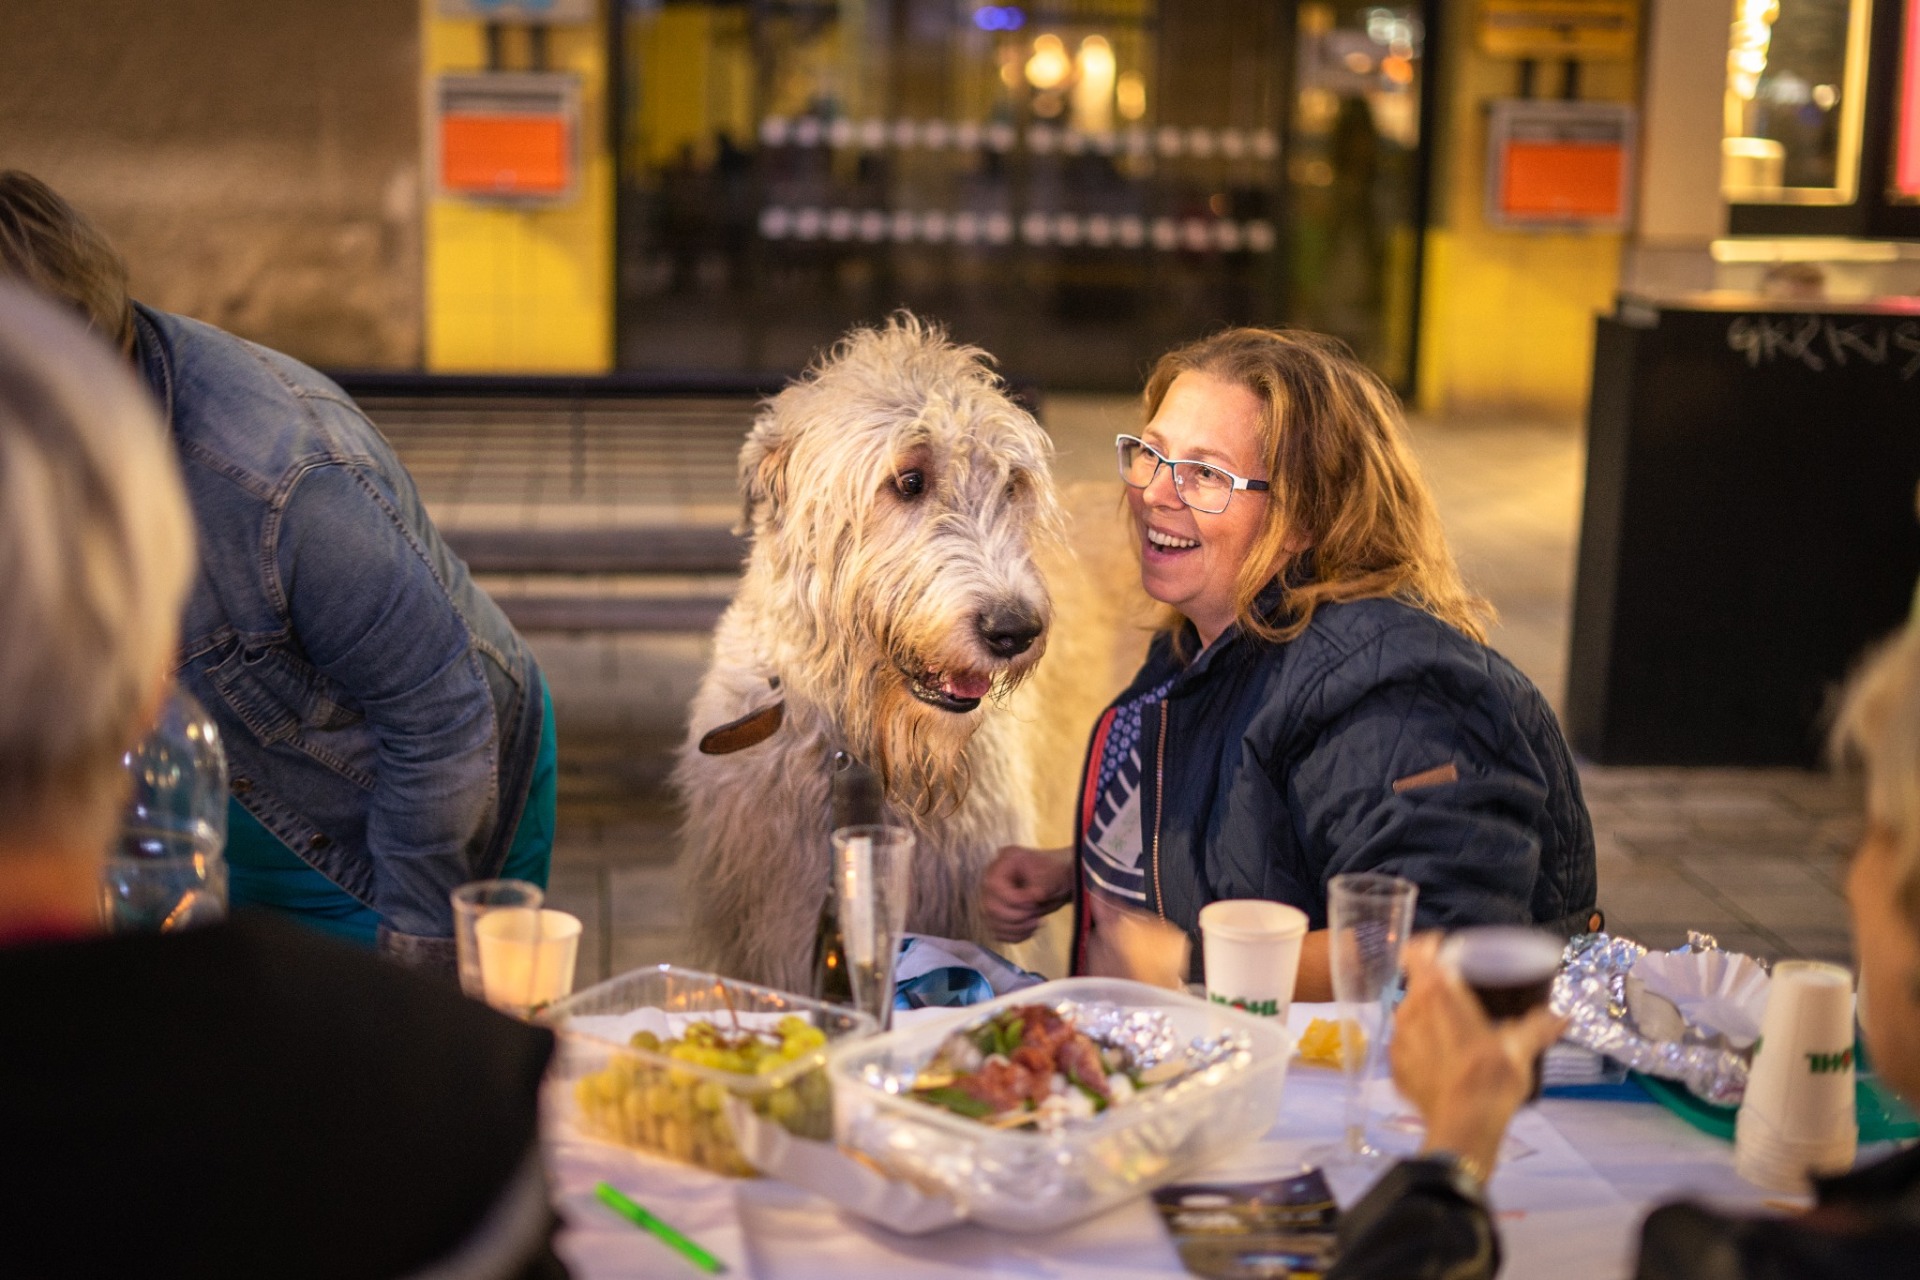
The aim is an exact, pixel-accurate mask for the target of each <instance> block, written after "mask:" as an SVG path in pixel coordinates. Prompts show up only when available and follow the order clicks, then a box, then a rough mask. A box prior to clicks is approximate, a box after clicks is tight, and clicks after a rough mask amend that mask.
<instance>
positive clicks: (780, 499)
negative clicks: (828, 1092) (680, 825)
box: [674, 314, 1061, 990]
mask: <svg viewBox="0 0 1920 1280" xmlns="http://www.w3.org/2000/svg"><path fill="white" fill-rule="evenodd" d="M1050 460H1051V445H1050V443H1049V442H1048V440H1047V437H1046V435H1045V434H1044V433H1043V432H1042V431H1041V430H1040V427H1039V425H1038V424H1037V423H1035V422H1034V420H1033V418H1032V417H1031V416H1029V415H1028V414H1027V413H1026V412H1025V411H1024V410H1022V409H1021V408H1020V407H1019V406H1018V405H1016V404H1014V403H1013V401H1012V400H1010V399H1009V398H1008V397H1007V395H1006V394H1005V392H1004V390H1003V389H1002V387H1001V384H1000V381H999V379H998V378H997V377H996V376H995V375H994V374H993V372H992V370H991V369H990V368H989V367H988V357H987V356H986V354H985V353H984V352H982V351H979V350H977V349H975V348H972V347H964V346H958V345H955V344H954V343H952V342H950V341H948V340H947V338H946V336H945V334H944V333H942V332H941V331H940V330H939V329H937V328H935V327H932V326H929V325H926V324H924V323H922V322H920V321H918V320H916V319H914V318H913V317H912V316H909V315H905V314H902V315H899V316H896V317H895V318H894V319H893V320H891V321H890V322H889V323H888V324H887V325H886V326H885V327H884V328H880V329H862V330H857V331H855V332H854V333H852V334H851V335H849V336H848V337H847V338H846V339H844V340H843V341H842V342H841V343H840V344H839V345H838V346H836V347H835V348H834V349H833V350H832V351H831V352H830V353H829V354H828V355H827V356H826V357H825V358H824V359H822V360H821V361H820V362H819V363H818V364H816V365H815V367H814V368H812V369H811V370H809V371H808V372H807V373H806V374H805V375H803V376H802V377H801V378H800V379H799V380H797V381H796V382H794V383H793V384H792V385H791V386H789V387H787V388H786V389H785V390H784V391H782V392H781V393H780V394H779V395H777V396H775V397H774V398H773V399H772V400H770V401H769V402H768V403H767V405H766V406H765V408H764V410H763V411H762V413H761V414H760V416H759V418H758V419H757V420H756V421H755V423H754V426H753V430H752V432H751V433H750V435H749V436H748V438H747V442H746V444H745V446H744V447H743V448H742V449H741V451H740V484H741V489H742V491H743V493H744V496H745V499H746V527H747V530H748V531H749V532H750V533H751V535H752V551H751V554H750V555H749V557H748V560H747V565H746V571H745V575H744V577H743V578H742V580H741V582H740V586H739V589H738V592H737V593H736V595H735V596H734V599H733V603H732V605H731V606H730V607H729V608H728V610H727V612H726V615H725V616H724V617H722V618H721V620H720V624H719V626H718V628H717V629H716V632H715V635H714V652H713V663H712V666H711V667H710V668H709V669H708V671H707V673H706V676H705V678H704V680H703V681H702V683H701V686H700V691H699V693H698V694H697V695H696V696H695V697H694V700H693V706H692V710H691V723H690V732H689V735H688V740H687V742H686V744H685V746H684V747H683V748H682V749H681V752H680V757H679V763H678V765H677V767H676V769H675V772H674V782H675V785H676V786H677V787H678V789H679V792H680V796H681V799H682V802H683V804H684V807H685V812H686V820H685V826H684V850H685V852H684V859H685V861H684V864H683V866H684V870H685V873H686V874H685V880H686V888H687V895H688V901H689V903H690V906H691V919H690V921H689V924H690V926H691V927H690V932H691V934H692V936H693V938H694V940H695V943H696V945H697V946H698V947H699V948H700V949H701V950H702V951H703V952H704V956H703V958H704V960H705V962H707V963H709V964H711V965H712V966H713V967H715V968H717V969H718V970H720V971H721V972H724V973H728V974H732V975H735V976H738V977H742V978H746V979H749V980H752V981H756V982H763V983H767V984H769V985H772V986H776V987H782V988H785V989H788V990H804V989H805V988H806V987H807V985H808V983H809V981H810V978H811V969H810V966H811V961H812V950H813V942H814V932H815V924H816V922H817V919H818V916H819V911H820V905H821V903H822V901H823V900H824V897H825V894H826V891H827V884H828V871H829V864H830V862H831V855H830V853H829V849H828V841H827V835H828V830H827V826H828V816H827V808H828V776H829V767H830V761H831V759H832V757H833V755H834V753H835V752H836V751H845V752H848V753H850V754H851V755H852V756H853V757H854V758H855V759H857V760H860V761H862V762H864V763H865V764H867V765H868V766H870V767H871V768H873V769H874V770H875V771H876V772H877V773H878V774H879V775H880V776H881V778H882V780H883V782H884V784H885V789H886V798H887V806H888V811H889V819H890V820H891V821H895V822H900V823H904V824H906V825H908V826H911V827H912V828H913V829H914V831H915V832H916V834H917V836H918V842H917V848H916V852H915V860H914V866H913V890H914V891H913V898H912V906H911V909H910V912H909V920H908V927H909V928H911V929H915V930H918V931H921V932H926V933H932V934H938V935H941V936H946V937H958V938H980V937H982V936H983V928H982V923H981V919H980V915H979V911H978V906H977V897H978V893H977V882H978V879H979V874H980V871H981V869H982V867H984V866H985V864H986V863H987V862H988V861H989V860H990V859H991V858H992V856H993V854H994V852H995V850H997V849H998V848H999V847H1000V846H1001V845H1004V844H1011V843H1024V842H1027V841H1029V840H1030V839H1031V838H1032V833H1033V828H1034V796H1033V792H1032V786H1031V779H1032V774H1033V770H1032V769H1031V767H1030V763H1031V762H1030V761H1029V760H1028V758H1027V754H1028V747H1027V745H1026V744H1027V740H1028V737H1029V735H1026V734H1024V733H1023V732H1022V731H1021V730H1022V726H1021V725H1020V724H1018V723H1016V721H1015V719H1014V718H1013V713H1012V712H1011V711H1010V710H1009V708H1008V707H1007V705H1006V695H1007V693H1008V692H1009V690H1010V689H1011V688H1012V686H1013V685H1015V684H1016V683H1018V682H1019V681H1020V679H1021V678H1022V677H1023V676H1024V675H1025V674H1026V673H1027V672H1028V671H1029V670H1030V669H1031V668H1032V667H1033V665H1034V663H1035V662H1037V661H1038V660H1039V658H1040V655H1041V652H1042V650H1043V649H1044V648H1045V647H1046V634H1047V627H1048V624H1049V622H1050V620H1051V612H1052V605H1051V602H1050V600H1049V598H1048V594H1047V588H1046V584H1045V582H1044V581H1043V580H1042V577H1041V573H1040V571H1039V569H1038V568H1037V567H1036V564H1035V558H1036V555H1038V554H1042V553H1046V552H1050V551H1052V550H1053V549H1054V544H1057V542H1058V540H1059V538H1060V530H1061V516H1060V507H1059V503H1058V501H1057V499H1056V497H1055V494H1054V489H1053V482H1052V479H1051V474H1050ZM703 743H704V748H705V749H703Z"/></svg>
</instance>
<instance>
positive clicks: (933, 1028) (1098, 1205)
mask: <svg viewBox="0 0 1920 1280" xmlns="http://www.w3.org/2000/svg"><path fill="white" fill-rule="evenodd" d="M1063 1003H1068V1004H1071V1005H1072V1006H1077V1007H1080V1008H1094V1007H1098V1006H1113V1007H1117V1008H1119V1009H1121V1010H1138V1009H1145V1010H1157V1011H1159V1012H1160V1013H1162V1014H1164V1016H1165V1017H1166V1018H1167V1019H1168V1021H1169V1022H1170V1023H1171V1026H1172V1029H1173V1031H1174V1032H1176V1033H1177V1035H1178V1037H1179V1038H1180V1042H1181V1043H1182V1044H1183V1045H1186V1046H1189V1048H1191V1046H1193V1045H1195V1044H1211V1045H1218V1044H1219V1043H1220V1042H1221V1041H1222V1038H1223V1037H1227V1036H1238V1037H1240V1038H1241V1039H1240V1041H1239V1043H1241V1044H1243V1045H1244V1048H1245V1052H1233V1053H1230V1054H1227V1055H1225V1056H1224V1057H1220V1056H1219V1055H1218V1054H1217V1053H1216V1054H1214V1055H1212V1056H1213V1057H1214V1058H1215V1059H1217V1060H1213V1061H1210V1062H1209V1064H1208V1065H1205V1066H1202V1067H1199V1068H1197V1069H1196V1070H1193V1071H1192V1072H1190V1073H1189V1074H1188V1075H1186V1076H1183V1077H1180V1078H1177V1079H1175V1080H1173V1081H1172V1082H1171V1083H1169V1084H1167V1085H1165V1086H1162V1087H1158V1088H1152V1089H1148V1090H1145V1091H1143V1092H1142V1093H1141V1094H1140V1095H1138V1096H1137V1097H1136V1098H1134V1099H1133V1100H1132V1101H1130V1102H1128V1103H1126V1104H1125V1105H1123V1106H1116V1107H1111V1108H1109V1109H1108V1110H1106V1111H1104V1112H1102V1113H1100V1114H1099V1115H1097V1116H1094V1117H1092V1118H1091V1119H1087V1120H1078V1121H1072V1122H1069V1123H1068V1124H1066V1125H1065V1126H1063V1127H1062V1128H1060V1129H1059V1130H1057V1131H1055V1132H1052V1133H1044V1132H1037V1131H1035V1130H1032V1129H997V1128H993V1127H990V1126H988V1125H986V1124H983V1123H981V1122H980V1121H977V1120H972V1119H969V1118H967V1117H965V1116H961V1115H956V1114H954V1113H952V1112H950V1111H946V1110H943V1109H941V1108H939V1107H936V1106H933V1105H930V1104H928V1103H925V1102H921V1101H918V1100H917V1099H914V1098H912V1097H909V1096H906V1094H905V1093H904V1092H903V1086H905V1085H910V1084H911V1080H912V1077H913V1075H914V1073H916V1072H917V1071H919V1069H920V1068H921V1067H922V1066H924V1065H925V1064H926V1063H927V1061H928V1060H929V1059H931V1058H932V1057H933V1055H934V1051H935V1050H936V1049H938V1048H939V1046H940V1044H941V1042H942V1041H943V1040H945V1039H946V1038H947V1036H948V1035H950V1034H951V1033H952V1032H954V1031H955V1030H957V1029H959V1028H963V1027H969V1026H974V1025H976V1024H977V1023H979V1022H981V1021H983V1020H985V1019H987V1018H990V1017H992V1016H993V1015H994V1014H995V1013H997V1012H998V1011H1000V1010H1002V1009H1006V1008H1010V1007H1014V1006H1018V1005H1029V1004H1044V1005H1049V1006H1054V1007H1059V1006H1061V1005H1062V1004H1063ZM966 1015H967V1016H965V1017H963V1018H958V1019H940V1020H939V1021H937V1022H935V1023H932V1024H930V1025H927V1024H923V1025H919V1026H913V1027H907V1028H903V1029H901V1030H897V1031H892V1032H889V1033H887V1034H886V1035H882V1036H877V1037H873V1038H871V1039H865V1040H859V1041H850V1042H847V1043H845V1044H842V1045H839V1046H837V1047H836V1048H835V1049H834V1051H833V1055H832V1061H831V1064H830V1066H829V1068H828V1071H829V1074H830V1076H831V1077H832V1080H833V1093H834V1107H835V1123H834V1132H835V1135H836V1137H837V1139H838V1140H839V1142H840V1143H841V1145H842V1146H845V1147H849V1148H851V1149H853V1150H854V1151H856V1152H858V1153H860V1154H861V1155H863V1156H865V1157H867V1158H868V1159H870V1160H872V1161H874V1162H875V1163H877V1164H879V1165H881V1166H883V1167H884V1168H886V1169H887V1170H889V1171H890V1172H893V1173H895V1174H896V1175H897V1176H899V1177H901V1178H903V1179H906V1180H908V1181H910V1182H914V1183H916V1184H918V1185H923V1186H924V1185H927V1184H935V1185H938V1186H940V1187H942V1188H944V1189H945V1190H946V1192H947V1193H948V1194H949V1195H951V1196H952V1197H953V1198H954V1199H955V1200H956V1201H957V1202H958V1203H959V1205H960V1207H961V1209H962V1210H963V1211H964V1212H965V1215H966V1217H968V1218H969V1219H971V1220H972V1221H974V1222H978V1223H982V1224H985V1225H987V1226H992V1227H999V1228H1002V1229H1004V1230H1007V1231H1045V1230H1051V1229H1053V1228H1056V1227H1060V1226H1064V1225H1066V1224H1067V1223H1070V1222H1074V1221H1077V1220H1078V1219H1081V1218H1085V1217H1089V1216H1091V1215H1093V1214H1096V1213H1101V1212H1103V1211H1105V1210H1106V1209H1109V1208H1111V1207H1112V1206H1114V1205H1116V1204H1118V1203H1120V1202H1121V1201H1123V1200H1126V1199H1128V1198H1130V1197H1132V1196H1136V1195H1139V1194H1140V1193H1142V1192H1144V1191H1148V1190H1151V1189H1152V1188H1154V1187H1157V1186H1161V1185H1163V1184H1165V1183H1167V1182H1170V1181H1173V1180H1174V1179H1176V1178H1179V1177H1181V1176H1183V1175H1185V1174H1187V1173H1189V1172H1191V1171H1192V1170H1194V1169H1196V1168H1198V1167H1199V1166H1201V1165H1204V1164H1207V1163H1208V1162H1210V1161H1212V1160H1214V1159H1217V1158H1218V1157H1220V1156H1222V1155H1224V1154H1226V1153H1227V1152H1229V1151H1231V1150H1233V1149H1234V1148H1236V1147H1240V1146H1244V1145H1246V1144H1247V1143H1250V1142H1254V1141H1257V1140H1258V1139H1259V1138H1260V1137H1261V1135H1263V1134H1265V1133H1266V1132H1267V1130H1268V1129H1269V1128H1271V1127H1272V1126H1273V1123H1274V1121H1275V1120H1276V1119H1278V1118H1279V1114H1280V1093H1281V1089H1282V1086H1284V1084H1285V1083H1286V1076H1287V1060H1288V1059H1289V1058H1290V1057H1291V1056H1292V1043H1291V1039H1290V1037H1289V1035H1288V1032H1287V1029H1286V1027H1285V1026H1284V1025H1282V1024H1280V1023H1278V1022H1275V1021H1273V1020H1271V1019H1265V1018H1255V1017H1251V1016H1249V1015H1247V1014H1244V1013H1240V1012H1237V1011H1235V1010H1232V1009H1229V1008H1226V1007H1225V1006H1222V1005H1212V1004H1208V1003H1206V1002H1205V1001H1203V1000H1196V999H1194V998H1193V997H1191V996H1187V995H1182V994H1179V993H1176V992H1172V991H1163V990H1161V989H1159V988H1157V987H1149V986H1144V985H1142V984H1140V983H1136V982H1123V981H1119V980H1117V979H1109V978H1067V979H1064V980H1061V981H1058V982H1047V983H1043V984H1041V985H1040V986H1037V987H1029V988H1028V989H1027V990H1025V991H1019V992H1015V993H1014V994H1012V995H1006V996H1001V997H999V998H998V999H996V1000H990V1001H988V1002H986V1003H985V1004H980V1005H976V1006H973V1007H972V1008H970V1009H968V1010H966ZM1069 1016H1070V1017H1071V1016H1072V1015H1071V1014H1069ZM1194 1056H1195V1059H1196V1060H1205V1058H1206V1055H1202V1054H1200V1053H1198V1052H1197V1051H1195V1053H1194Z"/></svg>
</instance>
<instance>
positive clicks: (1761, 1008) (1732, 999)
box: [1632, 950, 1771, 1049]
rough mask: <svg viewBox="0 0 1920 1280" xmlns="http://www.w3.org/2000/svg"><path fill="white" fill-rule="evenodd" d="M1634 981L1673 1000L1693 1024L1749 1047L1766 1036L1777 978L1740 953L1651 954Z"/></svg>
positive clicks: (1641, 962)
mask: <svg viewBox="0 0 1920 1280" xmlns="http://www.w3.org/2000/svg"><path fill="white" fill-rule="evenodd" d="M1632 976H1633V977H1635V978H1638V979H1639V980H1640V981H1641V982H1642V983H1644V984H1645V985H1646V988H1647V990H1648V991H1650V992H1652V993H1653V994H1654V995H1657V996H1660V997H1662V998H1663V999H1665V1000H1668V1001H1671V1002H1672V1004H1673V1006H1674V1007H1675V1008H1676V1009H1678V1010H1679V1011H1680V1014H1681V1016H1682V1017H1684V1018H1685V1019H1686V1020H1687V1024H1688V1025H1689V1026H1691V1027H1694V1028H1696V1029H1698V1030H1702V1031H1705V1032H1707V1033H1708V1034H1710V1035H1713V1034H1718V1035H1723V1036H1725V1037H1726V1038H1727V1043H1728V1044H1729V1045H1730V1046H1732V1047H1733V1048H1735V1049H1745V1048H1747V1047H1748V1046H1750V1045H1751V1044H1752V1043H1753V1042H1754V1041H1755V1040H1757V1039H1759V1037H1760V1019H1761V1016H1762V1015H1763V1014H1765V1013H1766V1011H1767V984H1768V983H1769V982H1770V981H1771V979H1769V978H1768V976H1767V971H1766V970H1765V969H1762V968H1761V967H1760V962H1759V961H1757V960H1755V959H1754V958H1753V957H1752V956H1745V955H1741V954H1740V953H1739V952H1737V951H1719V950H1712V951H1649V952H1647V953H1646V954H1645V955H1643V956H1641V957H1640V959H1639V960H1637V961H1636V962H1635V963H1634V966H1633V975H1632Z"/></svg>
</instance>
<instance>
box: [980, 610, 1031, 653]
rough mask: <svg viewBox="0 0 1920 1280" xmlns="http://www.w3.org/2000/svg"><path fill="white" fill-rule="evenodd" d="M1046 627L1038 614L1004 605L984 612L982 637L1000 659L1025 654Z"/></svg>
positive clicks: (988, 648)
mask: <svg viewBox="0 0 1920 1280" xmlns="http://www.w3.org/2000/svg"><path fill="white" fill-rule="evenodd" d="M1044 629H1045V627H1044V624H1042V623H1041V621H1040V619H1039V617H1038V616H1037V615H1035V614H1033V613H1030V612H1028V611H1027V610H1026V609H1022V608H1019V607H1018V606H1014V605H1000V606H997V607H995V608H992V609H989V610H987V612H985V613H983V614H981V615H980V639H981V640H982V641H984V642H985V644H986V646H987V652H988V653H991V654H992V655H993V656H994V657H996V658H1011V657H1013V656H1014V655H1015V654H1021V653H1025V652H1026V651H1027V650H1029V649H1031V648H1033V642H1034V641H1035V640H1037V639H1039V638H1040V632H1041V631H1043V630H1044Z"/></svg>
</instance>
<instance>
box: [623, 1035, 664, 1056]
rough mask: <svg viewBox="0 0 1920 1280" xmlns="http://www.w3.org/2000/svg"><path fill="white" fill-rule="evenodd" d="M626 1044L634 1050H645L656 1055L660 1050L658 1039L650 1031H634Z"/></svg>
mask: <svg viewBox="0 0 1920 1280" xmlns="http://www.w3.org/2000/svg"><path fill="white" fill-rule="evenodd" d="M627 1043H628V1044H629V1045H631V1046H632V1047H633V1048H635V1049H645V1050H646V1051H647V1052H648V1053H657V1052H658V1051H659V1049H660V1037H659V1036H657V1035H655V1034H653V1032H651V1031H636V1032H634V1033H633V1038H632V1039H631V1040H628V1041H627Z"/></svg>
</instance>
